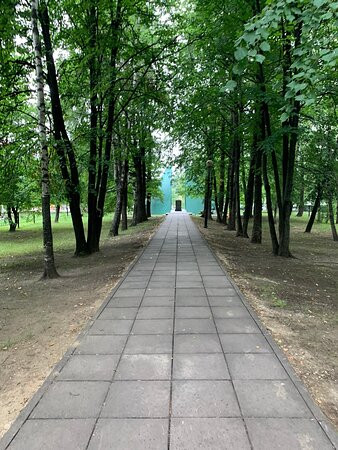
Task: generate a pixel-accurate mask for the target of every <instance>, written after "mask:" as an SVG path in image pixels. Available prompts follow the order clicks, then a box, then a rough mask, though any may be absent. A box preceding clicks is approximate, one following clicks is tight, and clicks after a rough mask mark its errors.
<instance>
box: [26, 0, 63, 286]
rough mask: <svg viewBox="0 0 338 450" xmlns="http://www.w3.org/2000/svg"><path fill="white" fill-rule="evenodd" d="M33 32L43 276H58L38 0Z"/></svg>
mask: <svg viewBox="0 0 338 450" xmlns="http://www.w3.org/2000/svg"><path fill="white" fill-rule="evenodd" d="M32 34H33V45H34V54H35V71H36V88H37V108H38V113H39V137H40V145H41V186H42V221H43V246H44V252H45V254H44V272H43V278H57V277H58V273H57V271H56V268H55V263H54V250H53V233H52V224H51V217H50V186H49V171H48V144H47V136H46V110H45V96H44V81H43V71H42V57H41V43H40V36H39V29H38V0H32Z"/></svg>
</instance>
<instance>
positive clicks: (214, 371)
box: [173, 353, 230, 380]
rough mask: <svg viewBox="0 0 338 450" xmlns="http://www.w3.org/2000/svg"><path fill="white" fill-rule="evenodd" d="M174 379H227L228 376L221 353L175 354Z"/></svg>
mask: <svg viewBox="0 0 338 450" xmlns="http://www.w3.org/2000/svg"><path fill="white" fill-rule="evenodd" d="M173 378H174V379H175V380H194V379H195V380H215V379H216V380H227V379H229V378H230V375H229V371H228V367H227V364H226V362H225V359H224V355H223V354H222V353H212V354H208V353H205V354H201V353H199V354H177V355H176V356H175V358H174V367H173Z"/></svg>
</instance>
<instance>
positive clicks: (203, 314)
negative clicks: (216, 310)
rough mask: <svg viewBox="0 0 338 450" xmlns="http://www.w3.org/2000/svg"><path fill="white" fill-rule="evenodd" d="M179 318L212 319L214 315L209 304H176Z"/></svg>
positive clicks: (176, 314) (176, 312) (176, 313)
mask: <svg viewBox="0 0 338 450" xmlns="http://www.w3.org/2000/svg"><path fill="white" fill-rule="evenodd" d="M175 316H176V317H177V319H210V318H211V317H212V313H211V309H210V308H209V306H197V307H191V306H176V310H175Z"/></svg>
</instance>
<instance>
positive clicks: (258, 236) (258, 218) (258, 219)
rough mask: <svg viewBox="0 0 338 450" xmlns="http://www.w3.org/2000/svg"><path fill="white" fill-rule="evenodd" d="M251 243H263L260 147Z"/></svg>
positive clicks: (256, 166) (259, 148)
mask: <svg viewBox="0 0 338 450" xmlns="http://www.w3.org/2000/svg"><path fill="white" fill-rule="evenodd" d="M262 126H264V125H263V124H262V125H261V127H262ZM251 242H252V243H255V244H261V243H262V149H261V147H260V146H259V147H258V148H257V151H256V158H255V201H254V217H253V225H252V235H251Z"/></svg>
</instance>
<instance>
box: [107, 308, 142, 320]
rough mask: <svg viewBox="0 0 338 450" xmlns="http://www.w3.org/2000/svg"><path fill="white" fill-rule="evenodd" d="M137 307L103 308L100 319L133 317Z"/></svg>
mask: <svg viewBox="0 0 338 450" xmlns="http://www.w3.org/2000/svg"><path fill="white" fill-rule="evenodd" d="M137 311H138V309H137V308H105V309H104V310H103V311H102V313H101V314H100V316H99V318H100V319H108V320H112V319H135V317H136V314H137Z"/></svg>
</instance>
